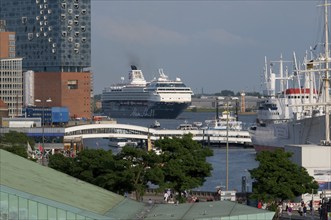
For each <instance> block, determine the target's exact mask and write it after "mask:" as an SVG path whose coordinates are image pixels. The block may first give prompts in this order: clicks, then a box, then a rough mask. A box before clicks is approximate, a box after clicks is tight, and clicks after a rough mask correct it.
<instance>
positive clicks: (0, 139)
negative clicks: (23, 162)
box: [0, 131, 34, 158]
mask: <svg viewBox="0 0 331 220" xmlns="http://www.w3.org/2000/svg"><path fill="white" fill-rule="evenodd" d="M27 143H29V144H30V145H31V146H34V140H33V139H32V138H30V137H28V136H27V135H26V134H24V133H21V132H17V131H9V133H5V134H1V135H0V149H4V150H6V151H9V152H11V153H14V154H17V155H19V156H21V157H24V158H28V153H27Z"/></svg>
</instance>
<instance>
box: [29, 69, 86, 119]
mask: <svg viewBox="0 0 331 220" xmlns="http://www.w3.org/2000/svg"><path fill="white" fill-rule="evenodd" d="M90 78H91V73H90V72H62V73H60V72H39V73H35V98H36V99H42V100H46V99H48V98H51V99H52V102H51V103H49V104H50V105H46V106H61V107H68V109H69V113H70V117H80V118H81V117H84V118H88V119H90V118H91V114H92V113H91V98H90V92H91V79H90ZM69 80H73V81H77V83H78V87H77V89H69V88H68V81H69ZM39 97H40V98H39ZM36 104H37V103H36Z"/></svg>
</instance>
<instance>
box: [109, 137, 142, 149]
mask: <svg viewBox="0 0 331 220" xmlns="http://www.w3.org/2000/svg"><path fill="white" fill-rule="evenodd" d="M108 146H110V147H119V148H122V147H124V146H130V147H137V146H138V143H137V142H135V141H131V140H126V139H110V140H109V143H108Z"/></svg>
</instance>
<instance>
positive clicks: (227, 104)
mask: <svg viewBox="0 0 331 220" xmlns="http://www.w3.org/2000/svg"><path fill="white" fill-rule="evenodd" d="M225 100H226V105H225V107H226V191H228V190H229V105H230V103H231V101H232V100H238V98H237V97H226V99H225Z"/></svg>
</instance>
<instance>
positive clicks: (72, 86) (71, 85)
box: [67, 80, 78, 89]
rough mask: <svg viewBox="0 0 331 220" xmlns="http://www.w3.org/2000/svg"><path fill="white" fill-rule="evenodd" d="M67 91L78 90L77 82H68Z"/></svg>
mask: <svg viewBox="0 0 331 220" xmlns="http://www.w3.org/2000/svg"><path fill="white" fill-rule="evenodd" d="M67 85H68V89H78V80H68V82H67Z"/></svg>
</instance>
